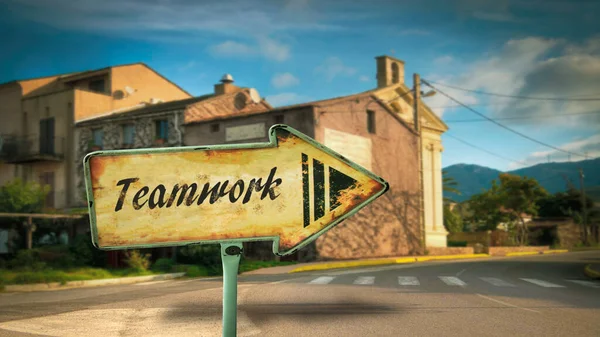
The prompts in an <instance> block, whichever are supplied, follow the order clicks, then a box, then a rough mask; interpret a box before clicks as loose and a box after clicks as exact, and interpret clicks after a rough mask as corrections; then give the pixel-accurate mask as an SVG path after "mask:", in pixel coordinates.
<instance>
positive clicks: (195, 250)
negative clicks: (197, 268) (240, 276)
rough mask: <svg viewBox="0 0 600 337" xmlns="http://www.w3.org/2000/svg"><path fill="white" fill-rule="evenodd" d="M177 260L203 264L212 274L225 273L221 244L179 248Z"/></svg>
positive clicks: (185, 262)
mask: <svg viewBox="0 0 600 337" xmlns="http://www.w3.org/2000/svg"><path fill="white" fill-rule="evenodd" d="M177 262H180V263H184V264H191V265H201V266H204V267H206V269H208V272H209V274H210V275H220V274H222V273H223V267H222V265H221V246H220V245H191V246H185V247H181V248H179V250H178V252H177Z"/></svg>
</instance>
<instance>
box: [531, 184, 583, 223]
mask: <svg viewBox="0 0 600 337" xmlns="http://www.w3.org/2000/svg"><path fill="white" fill-rule="evenodd" d="M537 206H538V209H539V211H538V214H539V216H541V217H549V218H551V217H570V216H571V214H573V213H581V212H583V207H582V206H583V204H582V202H581V192H580V191H578V190H576V189H574V188H569V189H568V190H567V191H566V192H558V193H555V194H550V195H547V196H545V197H544V198H541V199H540V200H538V202H537ZM586 206H587V209H588V210H589V209H593V208H594V200H592V199H591V198H590V197H589V196H586Z"/></svg>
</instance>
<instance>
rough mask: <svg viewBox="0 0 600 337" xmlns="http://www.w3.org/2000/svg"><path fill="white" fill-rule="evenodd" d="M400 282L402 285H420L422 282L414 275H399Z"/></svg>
mask: <svg viewBox="0 0 600 337" xmlns="http://www.w3.org/2000/svg"><path fill="white" fill-rule="evenodd" d="M398 284H400V285H401V286H418V285H420V284H421V283H420V282H419V279H417V278H416V277H414V276H398Z"/></svg>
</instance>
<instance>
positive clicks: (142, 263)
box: [125, 250, 150, 271]
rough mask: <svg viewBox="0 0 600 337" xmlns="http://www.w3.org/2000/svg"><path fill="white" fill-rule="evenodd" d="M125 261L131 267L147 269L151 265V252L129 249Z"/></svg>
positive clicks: (138, 269) (141, 269)
mask: <svg viewBox="0 0 600 337" xmlns="http://www.w3.org/2000/svg"><path fill="white" fill-rule="evenodd" d="M125 263H126V264H127V265H128V266H129V268H131V269H134V270H137V271H146V270H148V268H149V267H150V254H143V253H140V251H139V250H132V251H128V252H126V253H125Z"/></svg>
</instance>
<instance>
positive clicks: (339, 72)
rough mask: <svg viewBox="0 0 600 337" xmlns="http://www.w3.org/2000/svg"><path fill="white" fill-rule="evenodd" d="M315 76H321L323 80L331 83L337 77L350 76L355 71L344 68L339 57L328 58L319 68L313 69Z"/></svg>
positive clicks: (347, 67)
mask: <svg viewBox="0 0 600 337" xmlns="http://www.w3.org/2000/svg"><path fill="white" fill-rule="evenodd" d="M315 72H316V73H317V74H320V75H323V76H324V77H325V80H327V81H328V82H331V81H332V80H333V79H334V78H336V77H338V76H352V75H354V74H355V73H356V69H355V68H352V67H349V66H346V65H345V64H344V62H342V60H341V59H340V58H339V57H335V56H333V57H329V58H327V59H326V60H325V61H324V62H323V63H322V64H321V65H320V66H318V67H317V68H315Z"/></svg>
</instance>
